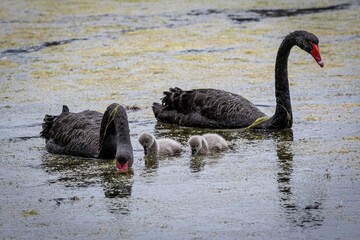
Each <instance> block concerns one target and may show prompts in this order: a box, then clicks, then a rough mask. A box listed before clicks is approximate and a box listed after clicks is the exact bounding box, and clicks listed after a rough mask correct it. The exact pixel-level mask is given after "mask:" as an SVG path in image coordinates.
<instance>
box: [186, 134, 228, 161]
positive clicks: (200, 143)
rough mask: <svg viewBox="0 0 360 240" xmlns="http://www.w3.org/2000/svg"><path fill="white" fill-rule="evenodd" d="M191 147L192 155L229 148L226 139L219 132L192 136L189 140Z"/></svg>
mask: <svg viewBox="0 0 360 240" xmlns="http://www.w3.org/2000/svg"><path fill="white" fill-rule="evenodd" d="M188 143H189V145H190V148H191V155H193V156H195V155H198V154H207V153H210V152H220V151H225V150H227V149H229V146H228V144H227V142H226V140H225V139H224V138H223V137H221V136H220V135H218V134H215V133H207V134H204V135H202V136H200V135H194V136H191V137H190V139H189V141H188Z"/></svg>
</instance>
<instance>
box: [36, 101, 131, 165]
mask: <svg viewBox="0 0 360 240" xmlns="http://www.w3.org/2000/svg"><path fill="white" fill-rule="evenodd" d="M42 129H43V130H42V132H41V133H40V134H41V136H42V137H43V138H45V142H46V149H47V151H48V152H50V153H55V154H67V155H74V156H83V157H90V158H100V159H114V158H115V159H116V166H117V169H118V170H119V171H121V172H126V171H128V170H129V168H131V166H132V164H133V149H132V145H131V141H130V129H129V123H128V118H127V114H126V110H125V108H124V107H122V106H121V105H119V104H116V103H113V104H111V105H109V106H108V107H107V109H106V111H105V113H104V114H102V113H100V112H97V111H90V110H86V111H82V112H79V113H72V112H70V111H69V108H68V107H67V106H65V105H64V106H63V110H62V113H61V114H60V115H58V116H53V115H45V118H44V122H43V124H42Z"/></svg>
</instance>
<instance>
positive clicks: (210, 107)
mask: <svg viewBox="0 0 360 240" xmlns="http://www.w3.org/2000/svg"><path fill="white" fill-rule="evenodd" d="M318 44H319V40H318V38H317V37H316V36H315V35H314V34H312V33H309V32H306V31H295V32H292V33H290V34H289V35H287V36H286V37H285V38H284V40H283V42H282V43H281V45H280V47H279V50H278V53H277V57H276V64H275V96H276V110H275V114H274V115H273V116H272V117H267V116H266V115H265V114H264V113H263V112H261V111H260V110H259V109H258V108H257V107H256V106H255V105H254V104H253V103H251V102H250V101H249V100H247V99H246V98H244V97H242V96H240V95H237V94H233V93H230V92H227V91H223V90H216V89H195V90H189V91H183V90H181V89H180V88H178V87H175V88H170V91H165V92H164V95H165V96H164V97H163V98H162V104H159V103H153V106H152V108H153V112H154V114H155V117H156V119H157V120H158V121H160V122H164V123H172V124H178V125H180V126H188V127H200V128H245V127H248V128H255V129H285V128H291V127H292V122H293V117H292V110H291V102H290V91H289V81H288V72H287V63H288V57H289V54H290V50H291V48H292V47H293V46H298V47H300V48H301V49H302V50H304V51H306V52H307V53H309V54H311V55H312V56H313V58H314V59H315V61H316V62H317V63H318V64H319V65H320V66H321V67H323V66H324V62H323V61H322V60H321V56H320V51H319V47H318Z"/></svg>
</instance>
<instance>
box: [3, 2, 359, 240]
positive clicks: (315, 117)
mask: <svg viewBox="0 0 360 240" xmlns="http://www.w3.org/2000/svg"><path fill="white" fill-rule="evenodd" d="M286 9H291V10H290V11H289V10H286ZM304 9H305V10H304ZM359 10H360V8H359V4H358V3H357V2H346V1H342V2H338V1H332V0H324V1H318V2H316V3H313V2H312V1H309V2H306V3H299V2H298V1H271V2H267V1H241V3H239V2H238V1H181V2H179V3H174V2H172V1H161V0H160V1H107V2H104V3H101V4H100V3H98V2H96V1H88V2H81V1H61V2H49V1H40V0H37V1H31V2H28V1H16V2H14V1H2V2H1V3H0V25H1V29H0V36H1V38H0V39H1V40H0V71H1V75H0V142H1V143H0V152H1V160H0V161H1V168H0V180H1V181H0V185H1V191H2V194H1V195H0V203H1V204H0V237H1V238H3V239H49V238H58V239H69V238H72V239H76V238H78V239H85V238H86V239H98V238H109V239H111V238H120V239H247V238H248V239H269V238H271V239H289V238H291V239H358V238H359V236H360V230H359V228H358V225H359V224H360V201H359V199H360V181H359V180H360V179H359V178H360V159H359V140H360V128H359V116H360V115H359V114H360V108H359V107H360V101H359V100H360V99H359V94H360V85H359V79H360V77H359V76H360V69H359V65H360V59H359V56H360V37H359V36H360V28H359V26H360V24H359V22H360V18H359V14H358V13H359ZM298 29H303V30H307V31H310V32H313V33H315V34H316V35H317V36H318V37H319V39H320V44H319V46H320V51H321V54H322V58H323V60H324V61H325V67H324V68H320V67H319V66H318V65H317V64H316V63H315V62H314V61H313V59H312V57H311V56H309V55H308V54H306V53H304V52H303V51H301V50H300V49H299V48H294V49H293V50H292V52H291V55H290V58H289V78H290V88H291V89H290V91H291V97H292V99H291V100H292V104H293V114H294V125H293V128H292V130H286V131H275V132H253V131H247V130H231V131H227V130H218V131H215V132H217V133H220V134H221V135H223V136H224V137H225V138H226V139H227V140H228V141H229V143H230V146H231V149H230V150H229V151H227V152H225V153H222V154H216V155H211V156H206V157H202V158H191V157H190V149H189V148H188V147H187V146H186V141H187V139H188V137H189V136H190V135H191V134H195V133H196V134H198V133H204V132H208V131H209V130H206V129H202V130H201V129H192V128H181V127H176V126H171V125H166V124H161V123H158V122H156V120H155V119H154V116H153V114H152V111H151V104H152V102H154V101H160V98H161V95H162V91H164V90H166V89H168V88H169V87H174V86H178V87H181V88H183V89H191V88H205V87H206V88H219V89H223V90H228V91H231V92H234V93H239V94H242V95H243V96H245V97H247V98H248V99H250V100H251V101H253V102H254V103H255V104H258V105H263V106H264V107H261V109H262V110H263V111H264V112H265V113H267V114H268V115H272V113H273V112H274V106H275V99H274V77H273V75H274V62H275V56H276V52H277V48H278V46H279V44H280V43H281V41H282V38H283V37H284V36H285V35H286V34H288V33H289V32H291V31H293V30H298ZM113 102H118V103H120V104H123V105H125V106H129V107H133V106H138V107H140V110H139V111H135V110H129V112H128V117H129V121H130V128H131V137H132V143H133V147H134V156H135V161H134V166H133V170H134V173H133V175H118V174H117V173H116V171H115V166H114V163H113V162H112V161H101V160H88V159H84V158H79V157H69V156H58V155H53V154H49V153H47V152H46V149H45V144H44V140H43V139H41V138H39V132H40V131H41V122H42V119H43V117H44V115H45V114H58V113H60V111H61V108H62V105H63V104H66V105H68V106H69V108H70V110H71V111H75V112H76V111H82V110H84V109H93V110H98V111H104V110H105V109H106V107H107V106H108V105H109V104H111V103H113ZM142 131H149V132H152V133H154V134H155V135H156V136H157V137H171V138H174V139H176V140H178V141H180V142H181V143H182V145H183V148H184V152H183V154H182V155H181V156H180V157H174V158H164V159H159V160H158V161H155V162H145V161H144V158H143V152H142V148H141V146H140V145H139V144H138V142H137V138H138V136H139V134H140V133H141V132H142Z"/></svg>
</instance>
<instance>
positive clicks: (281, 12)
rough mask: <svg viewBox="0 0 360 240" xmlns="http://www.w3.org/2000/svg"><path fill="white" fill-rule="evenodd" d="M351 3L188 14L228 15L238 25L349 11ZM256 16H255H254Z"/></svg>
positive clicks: (191, 13) (191, 12)
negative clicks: (273, 18) (277, 18)
mask: <svg viewBox="0 0 360 240" xmlns="http://www.w3.org/2000/svg"><path fill="white" fill-rule="evenodd" d="M350 5H351V4H350V3H343V4H336V5H331V6H327V7H317V8H294V9H250V10H246V11H237V10H232V9H222V10H221V9H220V10H219V9H207V10H192V11H190V12H189V13H187V15H188V16H208V15H213V14H218V15H226V16H227V17H228V18H229V19H231V20H232V21H235V22H237V23H244V22H257V21H260V20H261V19H263V18H267V17H289V16H296V15H304V14H313V13H319V12H325V11H336V10H342V9H347V8H349V7H350ZM254 14H255V15H254Z"/></svg>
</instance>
